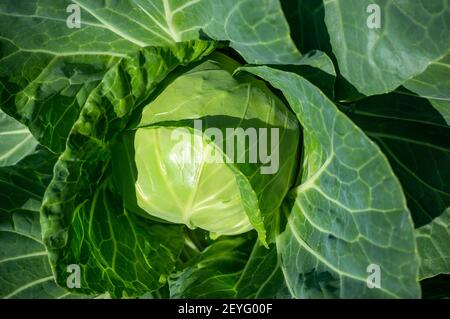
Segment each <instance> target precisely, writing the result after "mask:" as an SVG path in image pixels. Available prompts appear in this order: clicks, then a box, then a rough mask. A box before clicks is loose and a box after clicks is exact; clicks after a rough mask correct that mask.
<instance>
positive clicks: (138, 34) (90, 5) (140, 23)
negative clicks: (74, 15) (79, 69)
mask: <svg viewBox="0 0 450 319" xmlns="http://www.w3.org/2000/svg"><path fill="white" fill-rule="evenodd" d="M70 4H75V5H78V6H79V7H80V8H81V10H80V20H81V21H80V22H81V25H80V28H69V27H68V26H67V24H66V22H67V20H68V19H70V17H69V16H70V15H71V12H70V10H69V12H67V8H68V6H69V5H70ZM0 16H1V17H2V18H1V19H0V20H1V21H0V30H1V31H0V38H1V43H2V44H3V45H4V46H5V48H6V49H7V50H6V52H5V56H4V59H9V60H11V61H14V60H16V61H17V60H23V59H27V58H26V57H27V56H28V53H31V52H34V53H39V54H41V55H42V56H44V57H45V58H48V56H47V55H50V56H51V55H74V54H75V55H81V54H88V55H98V56H101V55H106V56H124V55H128V54H129V53H130V52H133V51H135V50H136V49H138V48H140V47H146V46H168V45H172V44H174V43H175V42H181V41H188V40H196V39H199V38H200V37H201V36H202V34H201V33H206V34H207V35H208V36H209V37H211V38H212V39H214V40H225V41H230V45H231V47H233V48H234V49H236V50H237V51H238V52H239V53H241V55H242V56H243V57H244V58H245V59H246V60H247V61H248V62H250V63H277V64H280V63H282V64H285V63H292V62H295V61H296V60H297V59H299V58H300V53H299V52H298V51H297V49H296V47H295V44H294V43H293V41H292V40H291V38H290V35H289V26H288V24H287V22H286V20H285V18H284V15H283V12H282V10H281V6H280V4H279V2H278V1H274V0H244V1H242V0H216V1H209V0H191V1H187V0H155V1H147V0H133V1H131V0H125V1H120V2H118V3H113V4H112V3H111V4H110V3H105V2H99V1H95V0H74V1H69V0H63V1H58V3H55V2H54V1H49V0H33V1H28V2H27V3H26V4H25V3H23V4H18V3H17V2H16V1H13V0H7V1H2V3H1V4H0ZM10 25H14V26H15V27H14V28H10V27H9V26H10ZM29 30H34V32H29ZM61 39H67V41H61Z"/></svg>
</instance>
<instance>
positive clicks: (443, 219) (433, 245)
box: [416, 208, 450, 280]
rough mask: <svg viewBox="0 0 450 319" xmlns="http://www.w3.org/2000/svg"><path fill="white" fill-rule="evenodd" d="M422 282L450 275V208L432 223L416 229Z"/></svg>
mask: <svg viewBox="0 0 450 319" xmlns="http://www.w3.org/2000/svg"><path fill="white" fill-rule="evenodd" d="M416 239H417V248H418V250H419V256H420V272H419V278H420V280H422V279H425V278H430V277H434V276H437V275H439V274H450V246H449V245H448V243H449V241H450V208H447V209H446V210H445V211H444V212H443V213H442V215H441V216H439V217H436V218H435V219H434V220H433V221H432V222H431V223H429V224H427V225H424V226H422V227H420V228H418V229H416Z"/></svg>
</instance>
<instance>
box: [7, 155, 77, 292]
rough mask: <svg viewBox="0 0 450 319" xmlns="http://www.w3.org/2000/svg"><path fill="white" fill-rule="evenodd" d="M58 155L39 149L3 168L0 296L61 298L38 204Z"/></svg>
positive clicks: (60, 289) (62, 290)
mask: <svg viewBox="0 0 450 319" xmlns="http://www.w3.org/2000/svg"><path fill="white" fill-rule="evenodd" d="M55 160H56V158H55V157H54V156H53V155H52V154H51V153H49V152H47V151H44V150H40V151H38V152H36V153H34V154H31V155H29V156H28V157H26V158H24V159H23V160H22V161H20V162H19V163H18V164H17V165H15V166H8V167H0V202H1V203H2V205H1V207H0V242H1V247H2V249H1V250H0V297H1V298H62V297H69V293H68V292H67V291H65V290H64V289H62V288H59V287H58V286H57V285H56V283H55V281H54V277H53V274H52V271H51V268H50V264H49V262H48V257H47V251H46V250H45V246H44V244H43V242H42V239H41V232H40V230H41V228H40V224H39V206H40V201H41V199H42V195H43V194H44V190H45V186H46V185H47V184H48V182H49V181H50V178H51V169H52V166H53V165H52V164H53V163H54V162H55Z"/></svg>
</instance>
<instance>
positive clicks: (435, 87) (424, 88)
mask: <svg viewBox="0 0 450 319" xmlns="http://www.w3.org/2000/svg"><path fill="white" fill-rule="evenodd" d="M449 73H450V53H447V54H446V55H445V56H444V57H443V58H442V59H440V60H437V61H432V62H431V63H430V64H429V65H428V67H427V68H426V69H425V71H424V72H423V73H421V74H419V75H418V76H416V77H414V78H413V79H411V80H408V81H406V82H405V84H404V86H405V87H406V88H408V89H409V90H411V91H413V92H415V93H417V94H419V95H420V96H422V97H424V98H427V99H436V100H445V101H447V102H448V101H449V100H450V77H449V76H448V74H449Z"/></svg>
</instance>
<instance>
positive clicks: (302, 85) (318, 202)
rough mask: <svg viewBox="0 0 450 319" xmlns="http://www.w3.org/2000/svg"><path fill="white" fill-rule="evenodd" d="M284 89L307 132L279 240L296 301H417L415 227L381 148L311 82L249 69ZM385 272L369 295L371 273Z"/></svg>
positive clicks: (286, 274)
mask: <svg viewBox="0 0 450 319" xmlns="http://www.w3.org/2000/svg"><path fill="white" fill-rule="evenodd" d="M241 70H243V71H247V72H250V73H253V74H255V75H257V76H260V77H262V78H263V79H265V80H267V81H268V82H270V83H271V84H272V85H273V86H274V87H275V88H278V89H280V90H281V91H282V92H283V93H284V95H285V97H286V99H287V100H288V102H289V104H290V105H291V107H292V109H293V110H294V112H295V113H296V114H297V117H298V119H299V121H300V123H301V124H302V126H303V130H304V155H303V164H302V170H301V174H302V176H301V178H302V184H301V185H300V186H299V187H297V188H296V189H294V190H293V192H292V197H293V198H294V200H295V201H294V202H293V203H292V205H293V206H292V211H291V214H290V216H289V218H288V225H287V227H286V230H285V231H284V232H283V233H282V234H281V235H280V237H279V238H278V240H277V247H278V250H279V253H280V254H281V258H282V268H283V271H284V274H285V278H286V280H287V283H288V287H289V288H290V291H291V292H292V294H293V295H294V296H295V297H301V298H304V297H341V298H356V297H359V298H368V297H372V298H374V297H381V298H387V297H411V298H412V297H419V296H420V289H419V285H418V283H417V279H416V277H417V272H418V258H417V256H416V246H415V241H414V233H413V225H412V221H411V217H410V215H409V212H408V208H407V207H406V201H405V198H404V195H403V193H402V189H401V187H400V184H399V182H398V180H397V178H396V177H395V175H394V174H393V172H392V170H391V168H390V167H389V164H388V162H387V160H386V158H385V157H384V155H383V154H382V153H381V151H380V150H379V148H378V147H377V146H376V145H375V144H374V143H373V142H371V141H370V140H369V139H368V138H367V137H366V136H365V135H364V133H362V131H361V130H360V129H359V128H358V127H357V126H356V125H355V124H353V123H352V122H351V121H350V120H349V119H348V118H347V117H346V116H345V115H343V114H342V113H341V112H339V111H338V110H337V108H336V107H335V106H334V105H333V103H332V102H331V101H329V100H328V99H327V98H326V97H325V96H324V94H323V93H322V92H321V91H320V90H318V89H317V88H316V87H314V86H313V85H311V84H310V83H309V82H308V81H306V80H304V79H303V78H301V77H299V76H298V75H295V74H293V73H288V72H282V71H278V70H275V69H271V68H268V67H264V66H261V67H244V68H241ZM371 264H376V265H378V266H379V267H380V270H381V286H380V288H379V289H370V288H368V285H367V283H366V280H367V278H368V276H369V274H368V273H367V268H368V266H369V265H371Z"/></svg>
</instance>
